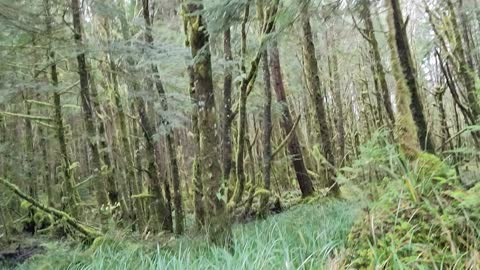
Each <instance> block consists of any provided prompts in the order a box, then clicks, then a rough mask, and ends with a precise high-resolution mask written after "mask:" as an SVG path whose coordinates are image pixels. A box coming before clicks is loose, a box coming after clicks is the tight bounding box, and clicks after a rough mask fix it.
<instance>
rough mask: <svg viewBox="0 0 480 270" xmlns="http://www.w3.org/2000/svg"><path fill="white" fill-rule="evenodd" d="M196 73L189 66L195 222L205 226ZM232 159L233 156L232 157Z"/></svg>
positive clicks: (199, 226) (200, 226) (199, 225)
mask: <svg viewBox="0 0 480 270" xmlns="http://www.w3.org/2000/svg"><path fill="white" fill-rule="evenodd" d="M194 76H195V74H194V72H193V67H192V66H189V67H188V77H189V87H190V98H191V99H192V103H193V111H192V133H193V140H194V142H195V144H194V147H195V157H194V159H193V179H192V182H193V202H194V204H195V208H194V212H195V222H196V225H197V227H198V228H202V227H203V226H205V225H206V224H205V205H204V203H203V202H204V198H203V182H202V170H201V168H200V167H201V164H200V131H199V129H198V106H197V104H198V96H197V93H196V91H195V77H194ZM230 159H231V157H230ZM224 181H225V182H224V183H228V181H227V179H224Z"/></svg>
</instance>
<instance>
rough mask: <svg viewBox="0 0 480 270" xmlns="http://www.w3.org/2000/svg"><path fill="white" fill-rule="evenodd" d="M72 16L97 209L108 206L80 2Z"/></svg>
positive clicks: (75, 1)
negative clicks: (90, 87) (102, 176)
mask: <svg viewBox="0 0 480 270" xmlns="http://www.w3.org/2000/svg"><path fill="white" fill-rule="evenodd" d="M71 3H72V6H71V8H72V14H73V27H74V31H75V34H74V38H75V43H76V45H77V50H78V52H77V63H78V74H79V76H80V96H81V101H82V109H83V117H84V121H85V126H86V129H87V136H88V139H87V140H88V145H89V147H90V151H91V154H92V167H93V177H94V179H93V181H94V183H95V194H96V199H97V204H98V207H102V206H104V205H107V204H108V198H107V193H106V192H105V183H104V182H103V179H101V177H100V172H101V169H102V167H101V160H100V153H99V151H98V145H97V141H96V137H97V131H96V129H95V120H94V114H93V107H92V105H93V104H92V102H91V100H90V90H89V84H88V72H87V63H86V56H85V52H84V51H83V49H84V48H83V37H82V35H83V30H82V11H81V9H80V1H79V0H72V2H71Z"/></svg>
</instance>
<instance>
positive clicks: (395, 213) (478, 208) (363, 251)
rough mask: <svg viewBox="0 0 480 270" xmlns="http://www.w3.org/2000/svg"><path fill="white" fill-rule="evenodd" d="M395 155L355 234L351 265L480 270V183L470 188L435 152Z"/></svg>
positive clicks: (351, 237) (350, 242) (351, 242)
mask: <svg viewBox="0 0 480 270" xmlns="http://www.w3.org/2000/svg"><path fill="white" fill-rule="evenodd" d="M395 159H396V160H397V161H396V162H395V165H393V166H391V167H390V169H388V173H387V175H388V176H387V177H385V178H384V179H383V181H379V183H375V185H380V186H384V187H385V188H384V189H383V190H382V192H381V193H380V194H379V196H378V197H377V198H375V199H374V201H373V203H372V204H371V205H370V206H369V208H368V210H367V211H366V213H365V215H364V217H363V218H361V219H359V220H358V221H357V222H356V223H355V225H354V227H353V228H352V231H351V233H350V234H349V238H348V244H347V246H348V252H347V254H348V257H347V260H346V265H345V267H346V268H350V269H474V270H476V269H480V253H479V250H480V183H477V184H476V186H474V187H473V188H471V189H466V188H464V187H463V186H462V184H461V181H460V180H459V178H458V177H457V175H456V173H455V171H454V170H453V168H452V167H450V166H449V165H448V164H447V163H446V162H445V161H442V160H440V159H439V158H438V157H436V156H434V155H430V154H426V153H421V154H419V156H418V157H417V159H416V160H413V161H411V162H408V161H405V160H404V159H402V157H401V155H396V157H395ZM379 166H384V165H382V164H381V163H379ZM383 168H386V167H385V166H384V167H383Z"/></svg>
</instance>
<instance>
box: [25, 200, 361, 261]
mask: <svg viewBox="0 0 480 270" xmlns="http://www.w3.org/2000/svg"><path fill="white" fill-rule="evenodd" d="M358 214H359V204H358V203H357V202H355V203H354V202H351V201H347V200H345V201H337V200H324V201H322V202H320V203H319V202H316V203H313V204H304V205H299V206H295V207H293V208H292V209H291V210H288V211H287V212H285V213H283V214H279V215H276V216H272V217H269V218H268V219H266V220H261V221H260V220H259V221H255V222H252V223H249V224H245V225H236V226H234V229H233V247H232V248H233V250H235V252H233V253H230V252H228V251H226V250H225V249H223V248H220V247H215V246H210V245H208V243H207V242H206V241H205V240H206V239H205V238H204V237H201V236H194V237H192V238H189V237H188V236H184V237H181V238H179V239H178V240H175V241H173V242H171V243H170V244H167V245H166V246H164V245H163V244H160V245H161V246H158V247H156V245H155V244H153V243H152V242H151V241H149V242H147V244H139V243H135V242H132V241H131V240H128V239H124V240H121V239H115V240H112V241H100V243H98V245H96V244H94V247H90V248H86V249H85V248H82V247H77V248H73V249H72V248H71V247H68V246H66V245H65V244H61V243H55V244H48V245H47V247H48V252H49V253H48V254H47V255H45V256H38V257H36V258H32V260H31V261H29V262H28V263H26V264H25V265H22V266H21V267H19V269H22V270H27V269H32V270H33V269H35V270H44V269H45V270H47V269H48V270H50V269H52V270H53V269H72V270H73V269H79V270H80V269H85V270H86V269H92V270H93V269H98V270H100V269H102V270H104V269H105V270H107V269H111V270H114V269H115V270H121V269H145V270H147V269H179V270H180V269H232V270H233V269H322V268H324V269H331V268H330V267H327V266H328V265H327V263H330V264H336V263H339V262H338V261H336V260H337V259H333V258H334V257H335V256H336V251H338V250H339V249H341V248H342V247H343V246H344V245H345V240H346V239H347V238H346V236H347V235H348V232H349V231H350V228H351V226H352V224H353V222H354V220H355V218H356V217H357V216H358ZM148 246H150V248H148Z"/></svg>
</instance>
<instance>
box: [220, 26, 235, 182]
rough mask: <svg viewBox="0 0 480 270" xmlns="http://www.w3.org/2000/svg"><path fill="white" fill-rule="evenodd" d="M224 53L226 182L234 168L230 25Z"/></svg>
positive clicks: (224, 40)
mask: <svg viewBox="0 0 480 270" xmlns="http://www.w3.org/2000/svg"><path fill="white" fill-rule="evenodd" d="M223 54H224V59H225V69H224V77H223V106H222V109H223V119H222V167H223V179H225V181H226V183H229V182H230V181H229V180H230V172H231V170H232V69H231V61H232V60H233V56H232V47H231V33H230V27H229V28H228V29H227V30H225V32H224V34H223Z"/></svg>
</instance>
